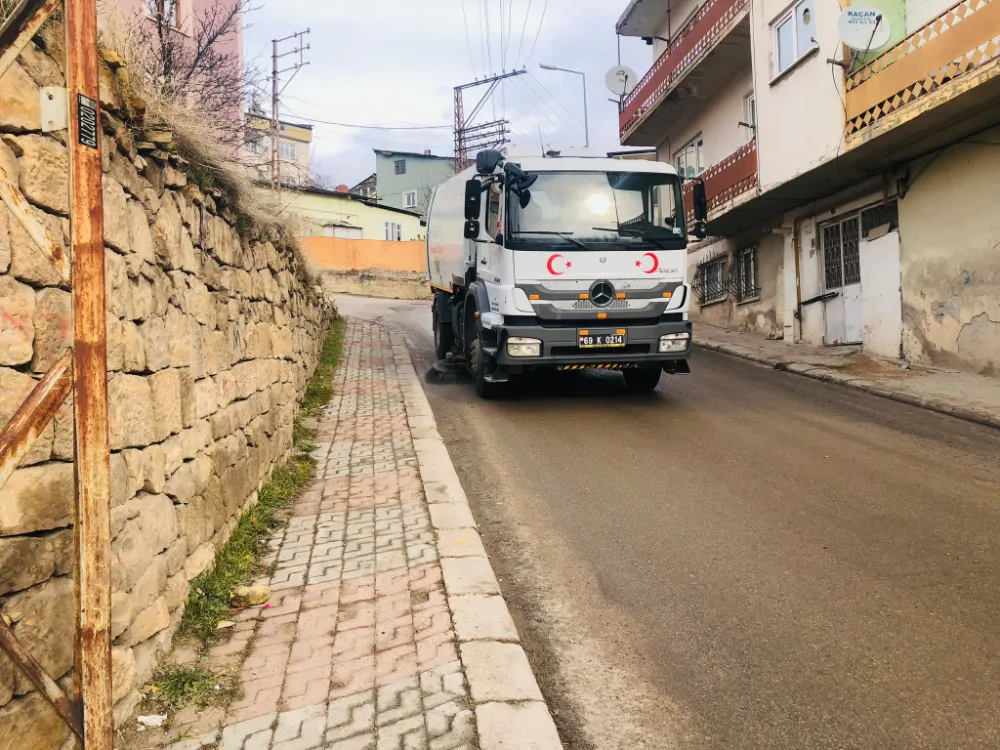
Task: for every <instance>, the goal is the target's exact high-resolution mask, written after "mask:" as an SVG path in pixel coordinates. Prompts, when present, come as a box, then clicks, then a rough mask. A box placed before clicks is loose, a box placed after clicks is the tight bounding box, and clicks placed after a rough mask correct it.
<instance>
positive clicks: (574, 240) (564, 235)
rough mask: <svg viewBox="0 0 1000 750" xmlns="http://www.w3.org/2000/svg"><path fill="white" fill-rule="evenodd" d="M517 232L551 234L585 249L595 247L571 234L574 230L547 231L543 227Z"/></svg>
mask: <svg viewBox="0 0 1000 750" xmlns="http://www.w3.org/2000/svg"><path fill="white" fill-rule="evenodd" d="M517 233H518V234H550V235H552V236H554V237H562V238H563V239H564V240H566V241H567V242H572V243H573V244H574V245H579V246H580V247H582V248H583V249H584V250H593V249H594V248H592V247H591V246H590V245H587V244H584V243H583V242H580V240H578V239H577V238H576V237H572V236H570V235H572V234H573V233H572V232H550V231H546V230H542V229H522V230H518V232H517Z"/></svg>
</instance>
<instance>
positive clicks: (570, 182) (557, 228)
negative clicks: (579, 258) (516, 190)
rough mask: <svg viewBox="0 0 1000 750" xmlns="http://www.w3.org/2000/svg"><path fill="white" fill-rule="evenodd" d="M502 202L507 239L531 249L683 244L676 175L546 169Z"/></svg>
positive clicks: (522, 247) (682, 212)
mask: <svg viewBox="0 0 1000 750" xmlns="http://www.w3.org/2000/svg"><path fill="white" fill-rule="evenodd" d="M528 193H529V196H528V199H527V205H525V206H524V208H522V207H521V205H520V202H519V200H518V196H516V195H512V196H510V199H509V200H508V202H507V205H508V206H510V208H509V210H508V220H509V225H508V229H509V238H510V242H509V244H510V245H511V247H513V248H514V249H523V250H533V249H545V248H547V247H551V246H552V244H553V243H559V244H572V245H573V246H574V248H580V249H590V250H601V251H605V250H608V249H614V247H615V246H621V248H622V249H625V248H630V247H635V246H636V245H649V246H651V247H658V248H661V249H676V248H683V247H685V246H686V244H687V238H686V235H685V229H684V210H683V205H684V204H683V201H682V198H681V191H680V180H679V179H678V178H677V177H676V176H675V175H669V174H656V173H642V172H548V173H545V172H543V173H538V180H537V181H536V182H535V184H534V185H532V186H531V189H530V190H529V191H528Z"/></svg>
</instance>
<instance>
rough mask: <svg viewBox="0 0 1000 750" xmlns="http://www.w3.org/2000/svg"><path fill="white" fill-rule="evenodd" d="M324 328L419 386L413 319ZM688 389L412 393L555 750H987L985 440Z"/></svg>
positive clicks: (999, 525) (419, 314)
mask: <svg viewBox="0 0 1000 750" xmlns="http://www.w3.org/2000/svg"><path fill="white" fill-rule="evenodd" d="M341 309H342V310H343V311H344V312H346V313H347V314H348V315H352V314H353V315H360V316H364V317H369V318H375V319H379V320H381V322H383V323H386V324H388V325H391V326H394V327H396V328H398V329H401V330H402V331H404V332H405V333H406V334H407V338H408V341H409V343H410V346H411V349H412V350H413V352H414V356H415V360H416V362H417V363H418V366H419V367H422V368H424V369H426V368H428V367H429V365H430V362H431V356H432V354H431V345H432V342H431V338H430V329H429V325H430V313H429V309H428V307H427V305H426V304H425V303H405V302H391V301H362V300H352V299H345V300H343V301H342V304H341ZM695 336H696V337H697V327H696V329H695ZM692 366H693V370H694V374H693V375H692V376H690V377H688V378H684V379H681V378H675V379H666V378H665V379H664V381H663V382H662V383H661V385H660V387H659V389H658V390H657V392H656V393H655V394H653V395H652V396H647V397H636V396H632V395H630V394H628V393H627V392H626V391H625V390H624V386H623V384H622V382H621V380H620V376H619V375H617V374H615V373H607V374H590V375H580V376H576V377H574V378H572V379H571V378H567V379H564V380H554V381H550V382H546V383H539V384H532V385H531V386H526V387H523V388H518V389H517V390H515V391H514V392H513V393H512V394H511V395H510V396H509V397H507V398H505V399H504V400H500V401H496V402H482V401H479V400H478V399H477V398H476V397H475V394H474V392H473V390H472V386H471V384H468V383H460V384H452V385H430V386H428V397H429V399H430V402H431V405H432V407H433V409H434V412H435V414H436V416H437V419H438V422H439V426H440V429H441V432H442V434H443V436H444V438H445V440H446V442H447V443H448V447H449V451H450V452H451V454H452V458H453V460H454V462H455V465H456V468H457V469H458V472H459V475H460V476H461V478H462V480H463V483H464V484H465V487H466V490H467V492H468V494H469V497H470V500H471V502H472V507H473V510H474V512H475V514H476V517H477V519H478V521H479V523H480V525H481V527H482V531H483V534H484V538H485V540H486V544H487V548H488V551H489V553H490V557H491V559H492V560H493V564H494V566H495V568H496V569H497V572H498V575H499V576H500V577H501V579H502V581H501V586H502V588H503V590H504V593H505V594H506V596H507V598H508V600H509V602H510V604H511V607H512V610H513V611H514V614H515V618H516V619H517V621H518V626H519V628H520V630H521V633H522V635H523V637H524V640H525V644H526V647H527V648H528V653H529V656H530V658H531V659H532V662H533V664H534V666H535V669H536V671H537V672H538V673H539V680H540V683H541V685H542V689H543V691H544V692H545V694H546V697H547V698H548V700H549V703H550V706H551V707H552V708H553V709H554V712H555V714H556V721H557V724H558V725H559V729H560V732H561V734H562V737H563V740H564V742H565V744H566V747H567V748H572V749H573V750H578V749H584V748H586V749H590V748H601V749H602V750H603V749H604V748H674V747H678V748H693V749H696V750H702V749H703V748H704V749H708V748H711V749H712V750H723V749H725V750H737V749H739V750H742V749H749V748H755V749H756V748H759V749H760V750H786V749H787V750H804V749H810V750H811V749H813V748H818V749H823V750H826V749H827V748H829V749H830V750H855V749H857V750H868V749H875V748H879V749H883V748H892V749H896V748H898V749H900V750H916V749H917V748H940V749H941V750H959V749H963V750H964V749H966V748H970V749H971V748H977V749H978V748H997V747H1000V653H998V652H1000V593H998V589H1000V432H997V431H995V430H991V429H989V428H985V427H979V426H976V425H971V424H967V423H964V422H961V421H958V420H955V419H951V418H948V417H944V416H941V415H937V414H932V413H929V412H924V411H921V410H919V409H916V408H911V407H907V406H904V405H901V404H897V403H894V402H891V401H887V400H883V399H879V398H876V397H874V396H869V395H867V394H864V393H859V392H856V391H852V390H849V389H846V388H842V387H839V386H836V385H830V384H826V383H821V382H817V381H814V380H809V379H806V378H802V377H799V376H795V375H792V374H789V373H783V372H777V371H774V370H769V369H765V368H762V367H759V366H756V365H753V364H750V363H746V362H743V361H741V360H737V359H733V358H730V357H727V356H725V355H722V354H717V353H711V352H702V351H698V352H696V355H695V358H694V361H693V363H692Z"/></svg>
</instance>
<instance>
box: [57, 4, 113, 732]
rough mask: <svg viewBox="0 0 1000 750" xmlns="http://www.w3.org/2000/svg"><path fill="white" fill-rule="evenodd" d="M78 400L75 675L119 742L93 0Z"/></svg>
mask: <svg viewBox="0 0 1000 750" xmlns="http://www.w3.org/2000/svg"><path fill="white" fill-rule="evenodd" d="M64 23H65V25H66V85H67V88H68V89H69V103H70V118H69V150H70V223H71V230H70V233H71V236H72V248H73V253H72V257H73V341H74V343H73V397H74V401H73V409H74V417H75V422H76V526H75V537H76V553H77V555H76V565H77V617H78V618H79V619H78V621H77V639H76V679H77V692H78V696H79V700H80V701H81V703H82V705H83V729H84V741H83V745H84V747H85V748H86V750H112V742H113V737H114V731H113V721H112V713H111V711H112V707H113V701H112V689H111V576H110V557H111V549H110V548H111V488H110V467H109V454H108V451H109V444H108V362H107V360H108V352H107V323H106V314H105V279H104V210H103V201H102V190H101V114H100V91H99V70H98V58H97V2H96V0H66V4H65V12H64Z"/></svg>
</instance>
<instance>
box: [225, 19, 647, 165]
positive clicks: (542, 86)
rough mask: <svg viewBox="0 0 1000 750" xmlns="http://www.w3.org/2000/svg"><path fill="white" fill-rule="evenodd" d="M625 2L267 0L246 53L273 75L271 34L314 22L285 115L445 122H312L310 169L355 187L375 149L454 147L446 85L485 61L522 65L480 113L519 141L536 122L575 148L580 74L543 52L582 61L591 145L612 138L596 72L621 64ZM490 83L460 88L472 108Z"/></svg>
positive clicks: (474, 72)
mask: <svg viewBox="0 0 1000 750" xmlns="http://www.w3.org/2000/svg"><path fill="white" fill-rule="evenodd" d="M626 5H627V0H547V2H546V0H464V10H465V16H464V18H463V0H262V1H261V6H262V7H261V8H260V9H259V10H257V11H254V12H253V13H251V14H249V15H248V16H247V18H246V23H247V29H246V32H245V37H244V41H245V51H246V56H247V58H248V59H249V60H254V59H256V60H257V64H258V65H259V66H260V67H261V68H264V69H266V71H267V72H268V73H269V71H270V69H271V39H273V38H275V37H278V38H280V37H284V36H288V35H290V34H292V33H294V32H296V31H301V30H304V29H306V28H310V29H311V33H310V34H309V36H308V37H307V42H308V43H309V44H310V45H311V47H312V48H311V49H310V50H309V51H308V52H306V59H307V60H308V61H309V63H310V64H309V65H308V66H307V67H305V68H303V69H302V70H301V72H299V73H298V75H297V76H296V77H295V79H294V80H293V81H292V82H291V83H290V84H289V85H288V87H287V88H286V89H285V93H284V96H283V103H282V112H281V116H282V118H283V119H286V120H293V121H294V120H302V121H305V120H304V118H312V119H314V120H326V121H329V122H337V123H348V124H354V125H390V126H412V125H439V126H444V127H441V128H438V129H428V130H365V129H360V128H350V127H342V126H335V125H325V124H321V123H314V124H315V129H314V131H313V134H314V139H315V140H314V142H313V163H314V167H315V169H316V171H318V172H319V173H321V174H322V175H323V176H324V177H326V178H327V179H330V180H332V181H333V183H334V184H336V183H346V184H349V185H354V184H355V183H357V182H359V181H360V180H362V179H363V178H365V177H366V176H367V175H369V174H371V173H372V172H373V171H374V168H375V157H374V154H373V153H372V149H373V148H386V149H395V150H402V151H423V150H424V149H428V148H429V149H431V150H432V151H433V152H434V153H435V154H443V155H450V154H452V153H453V150H454V146H453V141H452V131H451V125H452V120H453V102H454V97H453V87H454V86H456V85H458V84H461V83H465V82H468V81H472V80H474V79H476V78H482V77H484V74H485V73H486V72H487V70H488V72H489V73H491V74H495V73H499V72H501V70H503V69H506V70H511V69H514V68H515V67H517V68H520V67H525V66H526V67H527V69H528V73H527V74H525V75H522V76H519V77H517V78H515V79H511V80H508V81H506V82H505V85H504V87H503V90H502V92H501V91H500V90H499V89H498V91H497V92H496V93H495V94H494V96H493V98H492V99H491V100H490V101H489V102H488V103H487V105H486V106H484V108H483V111H482V112H481V113H480V115H479V116H478V117H477V118H476V120H477V121H479V122H483V121H486V120H492V119H495V118H501V117H504V116H506V118H507V119H509V120H510V122H511V129H512V141H513V142H514V143H515V144H517V145H525V146H528V147H534V146H536V145H538V143H539V133H538V128H539V127H541V131H542V138H543V139H544V141H545V145H546V147H552V148H556V149H559V148H566V147H573V146H583V143H584V128H583V94H582V82H581V80H580V77H579V76H575V75H570V74H566V73H560V72H554V71H548V70H541V69H540V68H539V67H538V65H539V63H540V62H541V63H548V64H551V65H558V66H560V67H564V68H571V69H574V70H581V71H584V72H586V74H587V96H588V108H589V113H590V140H591V146H592V147H593V148H595V149H597V150H598V151H609V150H614V149H616V148H620V146H619V144H618V124H617V123H618V114H617V109H616V106H615V104H613V103H612V102H609V101H608V97H609V96H611V94H610V93H609V92H608V91H607V89H606V88H605V86H604V74H605V72H606V71H607V70H608V69H609V68H610V67H611V66H613V65H616V64H617V62H618V52H617V44H616V37H615V32H614V28H615V21H616V20H617V19H618V16H619V15H620V14H621V12H622V11H623V10H624V8H625V6H626ZM486 6H488V9H489V13H488V14H487V13H486V11H485V7H486ZM501 9H502V12H503V20H504V30H503V42H501V26H500V14H501ZM543 10H544V11H545V14H544V21H543V19H542V11H543ZM487 15H488V20H489V23H490V31H491V33H490V34H489V36H488V38H489V45H488V47H487V44H486V38H487V35H486V34H485V24H486V21H487ZM466 19H467V23H468V35H466ZM508 27H509V34H508V31H507V28H508ZM522 31H523V35H522ZM522 36H523V40H522ZM536 37H537V42H536ZM508 40H509V41H508ZM290 48H291V46H290V45H289V44H288V43H286V45H285V46H284V47H283V49H290ZM470 48H471V49H470ZM532 48H534V51H532ZM650 60H651V54H650V48H649V47H646V46H645V45H644V44H643V43H642V42H641V41H639V40H636V39H630V38H623V39H622V63H623V64H626V65H631V66H632V67H633V68H634V69H635V70H636V71H637V72H638V75H640V76H641V75H643V74H644V73H645V72H646V70H647V69H648V67H649V64H650ZM291 62H292V58H290V57H289V58H285V60H284V61H283V63H284V65H286V66H287V64H289V63H291ZM485 88H486V87H483V88H482V89H473V90H471V91H467V92H466V99H465V102H466V112H467V113H468V112H469V111H470V110H471V109H472V107H473V106H474V105H475V103H476V102H477V101H478V99H479V96H480V95H481V94H482V93H485ZM265 107H269V101H268V102H265ZM494 108H495V109H494ZM494 112H495V114H494Z"/></svg>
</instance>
